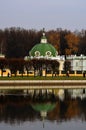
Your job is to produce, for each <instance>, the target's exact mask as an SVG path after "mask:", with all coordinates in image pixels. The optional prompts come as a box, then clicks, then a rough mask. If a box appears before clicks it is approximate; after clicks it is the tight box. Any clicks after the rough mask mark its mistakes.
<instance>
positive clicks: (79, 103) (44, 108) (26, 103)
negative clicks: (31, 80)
mask: <svg viewBox="0 0 86 130" xmlns="http://www.w3.org/2000/svg"><path fill="white" fill-rule="evenodd" d="M0 129H3V130H50V129H51V130H69V129H70V130H85V129H86V89H69V90H68V89H66V90H64V89H55V90H46V91H44V90H43V91H40V90H37V91H36V90H35V91H34V92H33V91H32V90H30V91H29V92H28V94H25V93H12V91H11V93H6V94H5V95H3V94H1V95H0Z"/></svg>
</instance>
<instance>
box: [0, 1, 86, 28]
mask: <svg viewBox="0 0 86 130" xmlns="http://www.w3.org/2000/svg"><path fill="white" fill-rule="evenodd" d="M7 27H21V28H25V29H37V30H40V29H42V28H43V27H44V28H45V29H46V30H50V29H56V28H62V29H68V30H71V31H74V30H76V29H77V30H81V29H86V0H0V29H4V28H7Z"/></svg>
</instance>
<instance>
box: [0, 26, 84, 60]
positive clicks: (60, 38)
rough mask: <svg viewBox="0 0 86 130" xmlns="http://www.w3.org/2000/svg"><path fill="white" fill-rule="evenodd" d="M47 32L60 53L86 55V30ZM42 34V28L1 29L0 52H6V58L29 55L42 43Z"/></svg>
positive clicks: (58, 29) (48, 37)
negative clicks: (35, 46)
mask: <svg viewBox="0 0 86 130" xmlns="http://www.w3.org/2000/svg"><path fill="white" fill-rule="evenodd" d="M45 33H46V37H47V39H48V42H49V43H51V44H52V45H53V46H54V47H55V48H56V49H57V51H58V53H59V55H71V54H72V55H73V54H76V55H80V54H84V55H86V30H81V31H77V30H76V31H75V32H71V31H70V30H63V29H61V28H57V29H56V30H49V31H46V32H45ZM41 36H42V30H40V31H37V30H35V29H30V30H26V29H23V28H15V27H12V28H6V29H4V30H2V29H0V53H3V54H5V56H6V58H23V57H24V56H26V55H29V51H30V50H31V48H32V47H33V46H34V45H36V44H38V43H40V39H41Z"/></svg>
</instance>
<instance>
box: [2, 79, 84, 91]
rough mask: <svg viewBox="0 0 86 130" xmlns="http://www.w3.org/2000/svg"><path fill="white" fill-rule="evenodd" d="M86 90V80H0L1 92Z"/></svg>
mask: <svg viewBox="0 0 86 130" xmlns="http://www.w3.org/2000/svg"><path fill="white" fill-rule="evenodd" d="M74 88H77V89H78V88H79V89H80V88H86V80H0V90H3V89H4V90H6V89H7V90H13V89H19V90H20V89H21V90H24V89H74Z"/></svg>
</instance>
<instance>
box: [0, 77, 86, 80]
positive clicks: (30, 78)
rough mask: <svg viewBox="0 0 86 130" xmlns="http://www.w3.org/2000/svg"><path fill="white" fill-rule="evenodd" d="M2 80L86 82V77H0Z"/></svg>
mask: <svg viewBox="0 0 86 130" xmlns="http://www.w3.org/2000/svg"><path fill="white" fill-rule="evenodd" d="M0 80H86V77H81V76H80V77H79V76H74V77H73V76H72V77H66V76H63V77H62V76H61V77H60V76H58V77H40V76H36V77H30V76H29V77H19V76H17V77H0Z"/></svg>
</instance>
